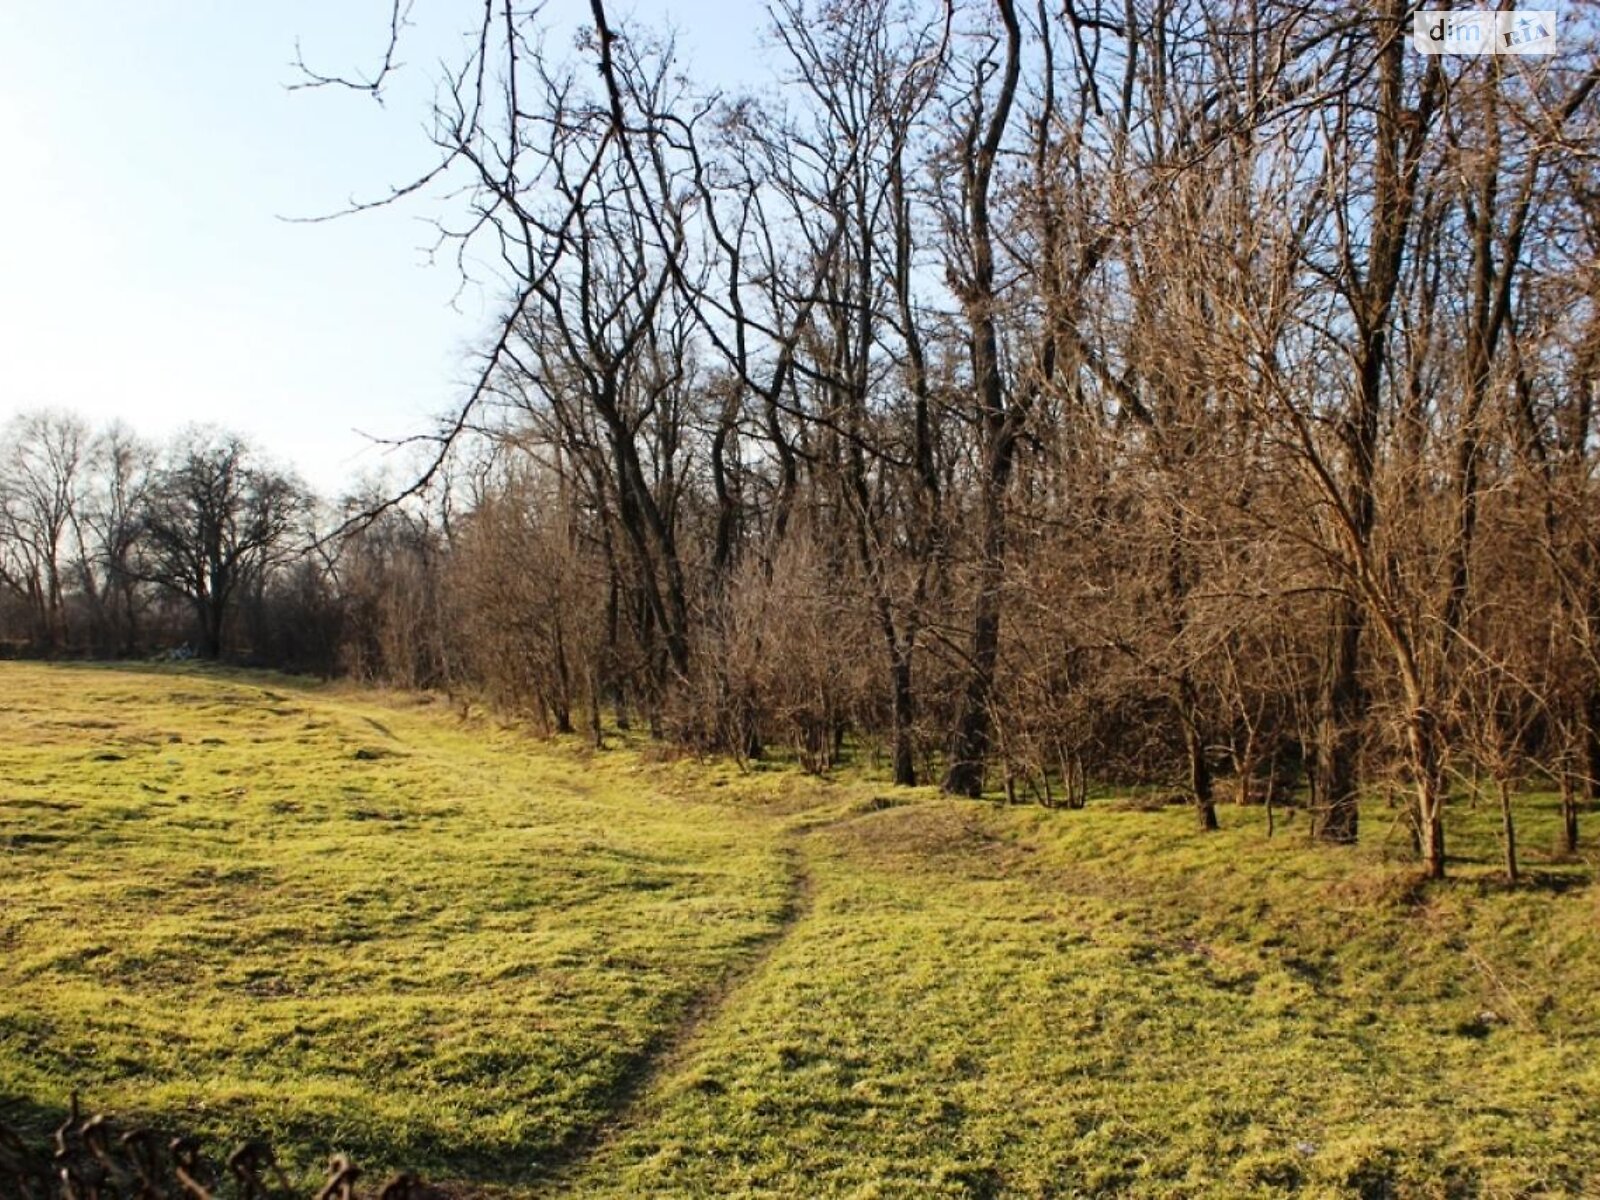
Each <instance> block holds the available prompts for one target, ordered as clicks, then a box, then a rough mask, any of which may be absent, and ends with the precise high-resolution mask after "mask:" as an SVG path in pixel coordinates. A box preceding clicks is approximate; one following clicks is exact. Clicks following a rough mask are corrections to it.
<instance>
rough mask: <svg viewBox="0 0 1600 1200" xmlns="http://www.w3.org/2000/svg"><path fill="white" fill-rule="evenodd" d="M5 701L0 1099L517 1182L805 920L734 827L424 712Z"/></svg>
mask: <svg viewBox="0 0 1600 1200" xmlns="http://www.w3.org/2000/svg"><path fill="white" fill-rule="evenodd" d="M3 680H4V689H5V692H6V695H7V698H8V703H7V704H6V705H5V706H3V709H0V780H3V781H4V782H3V784H0V948H3V951H4V955H3V960H0V1100H6V1099H8V1100H11V1101H19V1100H26V1101H27V1102H28V1103H29V1104H31V1105H33V1106H37V1107H38V1108H39V1109H50V1108H52V1107H59V1106H61V1105H63V1104H64V1102H65V1100H66V1097H67V1093H68V1091H69V1090H70V1089H73V1088H78V1089H81V1090H82V1091H84V1092H85V1093H86V1095H87V1097H88V1098H89V1099H90V1101H91V1102H92V1103H93V1104H95V1105H96V1106H104V1107H106V1108H108V1109H111V1110H114V1111H118V1112H123V1113H127V1114H130V1115H141V1116H148V1117H150V1118H151V1119H157V1120H163V1121H166V1122H168V1123H169V1124H174V1125H182V1126H185V1127H189V1128H194V1129H197V1130H199V1131H201V1132H210V1133H215V1134H218V1135H228V1136H234V1135H239V1134H243V1133H246V1132H258V1133H264V1134H266V1135H268V1136H271V1137H273V1138H275V1139H276V1140H278V1141H279V1142H280V1143H281V1144H282V1145H283V1146H284V1148H285V1149H286V1150H288V1152H289V1153H290V1154H291V1155H292V1156H294V1157H295V1158H296V1160H297V1162H299V1163H300V1164H301V1165H304V1164H305V1163H306V1162H307V1161H309V1159H310V1157H311V1156H314V1155H319V1154H321V1153H325V1152H327V1151H328V1150H330V1149H333V1148H339V1149H344V1150H348V1151H351V1152H353V1153H355V1154H357V1155H358V1156H360V1157H361V1158H363V1159H365V1160H367V1161H369V1162H372V1163H375V1164H383V1163H388V1164H401V1163H404V1164H406V1165H411V1166H419V1167H422V1168H424V1169H430V1168H431V1169H434V1170H436V1171H441V1172H444V1173H447V1174H451V1173H467V1174H471V1175H473V1176H475V1177H479V1178H488V1179H496V1178H500V1179H506V1180H512V1179H515V1178H518V1177H526V1176H528V1175H530V1174H531V1173H533V1171H534V1170H535V1169H536V1168H537V1166H538V1165H539V1163H540V1161H541V1160H542V1159H543V1158H545V1157H547V1156H548V1155H549V1154H551V1153H552V1152H554V1151H555V1149H556V1148H557V1147H559V1146H560V1145H561V1144H562V1143H563V1141H564V1140H565V1139H567V1138H569V1137H571V1136H573V1134H574V1133H575V1131H579V1130H581V1129H583V1128H585V1127H587V1126H588V1125H590V1124H592V1123H594V1122H595V1121H597V1120H598V1119H599V1118H600V1117H602V1116H603V1115H604V1114H605V1113H606V1112H607V1111H608V1110H609V1106H610V1103H611V1097H612V1093H613V1092H614V1091H615V1089H616V1088H617V1087H618V1086H619V1083H620V1082H621V1081H623V1080H624V1079H625V1078H626V1077H627V1075H628V1073H629V1072H631V1071H633V1070H635V1069H637V1066H638V1063H639V1060H640V1056H641V1054H642V1052H643V1051H644V1049H645V1048H646V1047H647V1046H648V1045H649V1044H650V1043H651V1042H652V1041H653V1040H656V1039H659V1038H660V1037H662V1036H663V1033H664V1031H667V1030H670V1029H671V1028H672V1026H673V1023H674V1022H675V1021H676V1020H677V1018H678V1016H679V1014H680V1013H681V1012H682V1011H683V1009H684V1008H685V1006H686V1005H687V1004H688V1003H689V1002H690V1000H691V999H692V998H693V997H694V996H695V995H697V994H699V993H700V992H701V991H703V990H704V989H705V988H707V987H709V986H711V985H712V984H713V983H714V982H715V981H716V980H717V979H718V978H719V977H720V976H721V974H722V973H723V972H724V971H725V970H726V969H727V968H728V967H729V965H730V964H732V963H734V962H735V961H737V960H738V959H739V958H740V957H741V956H742V954H743V953H744V952H745V951H746V950H747V948H748V947H749V946H750V945H752V944H753V943H755V942H758V941H759V940H760V939H761V938H763V937H764V936H765V935H766V934H768V933H769V932H770V930H771V929H772V927H773V925H774V923H775V921H777V920H778V919H779V916H780V915H781V912H782V909H783V907H784V905H785V903H786V902H787V896H788V889H789V884H790V881H789V878H788V875H787V871H788V866H787V863H786V860H785V859H784V858H783V856H782V855H781V853H780V852H779V851H778V849H777V847H776V844H775V839H774V838H773V837H772V836H771V833H770V831H769V830H768V829H767V828H766V827H765V826H763V825H760V824H758V823H756V822H753V821H749V820H745V819H744V818H743V817H742V816H741V815H740V814H739V813H738V812H737V811H736V810H731V809H729V808H728V807H727V806H720V807H718V808H716V809H715V810H708V809H707V808H706V807H705V806H702V805H697V804H696V803H694V802H693V801H692V800H691V799H689V798H686V797H682V796H676V797H674V798H671V799H667V798H664V797H663V796H662V795H660V794H658V793H656V792H653V791H652V789H651V788H650V786H649V783H648V781H647V780H646V779H645V778H644V777H642V776H641V775H640V774H638V773H637V771H635V770H632V769H630V767H629V766H628V765H627V763H624V762H621V761H618V762H612V761H610V760H607V759H606V758H605V757H604V756H596V757H594V758H591V759H589V760H587V761H580V760H578V759H576V758H574V757H571V756H567V755H562V754H556V753H552V752H550V751H548V750H541V749H539V748H538V747H537V746H536V745H534V744H531V743H529V742H528V741H526V739H523V738H521V737H520V735H518V734H517V733H515V732H514V731H505V730H499V729H497V728H496V727H495V726H493V725H492V724H489V723H485V722H473V723H470V724H462V723H461V722H459V721H458V720H456V719H454V718H453V717H451V716H449V715H447V714H439V713H437V712H435V711H433V709H432V708H431V707H429V706H419V705H416V704H415V703H413V702H411V700H410V699H409V698H405V697H393V698H385V697H383V696H379V695H377V694H373V693H359V692H355V691H348V690H341V689H330V688H324V687H315V686H311V685H308V684H304V683H297V682H295V681H291V680H281V679H273V678H271V677H262V678H261V680H260V681H259V682H257V681H256V680H255V678H254V677H249V676H236V675H226V674H218V675H215V676H207V675H205V674H201V673H196V672H193V671H190V672H184V673H168V672H145V671H138V670H119V669H97V668H65V667H35V666H22V665H15V664H8V665H6V666H5V667H4V670H3ZM380 751H381V752H380ZM628 762H631V759H629V760H628ZM3 1115H4V1114H0V1116H3Z"/></svg>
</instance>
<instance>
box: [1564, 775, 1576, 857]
mask: <svg viewBox="0 0 1600 1200" xmlns="http://www.w3.org/2000/svg"><path fill="white" fill-rule="evenodd" d="M1578 786H1579V785H1578V781H1577V780H1576V779H1574V778H1573V777H1572V772H1570V771H1563V772H1562V773H1561V850H1562V853H1564V854H1576V853H1577V852H1578Z"/></svg>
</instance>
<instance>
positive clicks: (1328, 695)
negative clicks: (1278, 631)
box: [1311, 600, 1366, 843]
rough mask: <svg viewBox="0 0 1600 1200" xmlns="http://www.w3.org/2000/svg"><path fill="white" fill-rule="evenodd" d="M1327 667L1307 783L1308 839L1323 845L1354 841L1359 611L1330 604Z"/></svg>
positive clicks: (1343, 603) (1360, 702)
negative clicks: (1329, 636)
mask: <svg viewBox="0 0 1600 1200" xmlns="http://www.w3.org/2000/svg"><path fill="white" fill-rule="evenodd" d="M1333 622H1334V628H1333V637H1332V644H1331V646H1330V648H1329V649H1330V653H1329V657H1328V662H1327V663H1326V664H1325V667H1324V670H1323V675H1322V684H1321V688H1320V691H1319V693H1318V696H1317V707H1318V712H1317V746H1316V759H1315V766H1314V768H1313V771H1312V777H1311V802H1312V819H1313V824H1312V833H1313V835H1314V836H1315V837H1317V838H1319V839H1321V840H1322V841H1325V842H1341V843H1349V842H1354V841H1355V840H1356V836H1357V833H1358V831H1359V828H1360V821H1361V810H1360V807H1359V803H1358V799H1357V793H1356V755H1357V753H1358V751H1359V747H1360V722H1361V719H1362V717H1363V716H1364V715H1365V708H1366V703H1365V697H1364V695H1363V693H1362V688H1361V681H1360V679H1359V678H1358V677H1357V674H1356V669H1357V666H1358V662H1359V655H1360V648H1361V629H1362V624H1363V620H1362V616H1361V610H1360V609H1359V608H1358V607H1357V606H1356V605H1355V604H1354V603H1353V602H1351V601H1348V600H1339V601H1338V602H1336V604H1335V607H1334V613H1333Z"/></svg>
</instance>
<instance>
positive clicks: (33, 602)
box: [0, 411, 89, 650]
mask: <svg viewBox="0 0 1600 1200" xmlns="http://www.w3.org/2000/svg"><path fill="white" fill-rule="evenodd" d="M88 443H89V430H88V427H87V426H86V425H85V424H84V423H83V421H82V419H80V418H79V417H76V416H74V415H72V414H70V413H62V412H48V411H40V412H30V413H23V414H21V415H19V416H17V417H14V418H12V420H10V421H9V422H7V423H6V426H5V430H4V433H3V435H0V586H3V587H5V588H6V589H8V590H10V591H13V592H15V593H16V594H17V595H18V596H20V597H22V599H23V600H24V602H25V604H26V607H27V609H28V612H29V614H30V616H31V619H32V623H33V630H32V635H33V639H34V641H35V642H36V643H37V644H38V645H41V646H43V647H44V648H45V649H46V650H55V649H58V648H59V647H60V646H61V645H62V644H63V643H64V642H65V641H66V636H67V628H66V604H65V596H66V590H65V574H66V572H65V569H64V567H65V563H66V561H67V556H68V553H69V545H68V543H69V541H70V538H71V535H72V534H73V532H74V531H75V530H76V529H77V527H78V521H79V519H80V515H81V514H80V511H79V507H80V500H81V492H82V489H83V484H84V474H85V472H84V458H85V455H86V452H87V449H88Z"/></svg>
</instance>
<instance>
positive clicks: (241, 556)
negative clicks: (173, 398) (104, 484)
mask: <svg viewBox="0 0 1600 1200" xmlns="http://www.w3.org/2000/svg"><path fill="white" fill-rule="evenodd" d="M307 507H308V502H307V498H306V495H305V493H304V491H303V490H302V489H301V487H300V485H299V484H298V483H297V482H296V481H295V480H294V479H293V478H291V477H290V476H287V475H283V474H280V473H278V472H277V471H274V470H272V469H271V468H270V467H267V466H264V465H261V464H259V463H258V462H256V461H255V456H254V454H253V452H252V451H251V449H250V448H249V447H248V446H247V445H246V444H245V443H244V442H243V441H242V440H241V439H239V438H238V437H236V436H234V435H232V434H227V433H222V432H219V431H215V430H205V429H195V430H190V431H189V432H187V433H185V434H183V435H181V436H180V437H179V439H178V440H177V441H176V442H175V443H174V444H173V446H172V447H171V449H170V450H169V451H168V454H167V458H166V461H165V463H163V464H162V465H161V467H160V468H159V469H158V470H157V471H156V473H155V476H154V478H153V480H152V482H151V486H150V489H149V492H148V495H147V497H146V499H145V502H144V506H143V510H142V514H141V520H140V522H139V526H140V534H141V536H140V539H139V547H138V557H137V567H136V571H137V573H138V575H139V576H140V577H141V578H143V579H145V580H148V581H149V582H151V583H154V584H157V585H158V586H160V587H162V588H165V589H166V590H167V591H169V592H171V593H172V594H174V595H176V596H180V597H182V598H183V599H185V600H187V601H188V603H189V604H190V606H191V607H192V608H193V609H194V615H195V618H196V620H197V621H198V622H199V626H200V652H201V653H202V654H203V655H204V656H205V657H207V658H216V657H217V656H218V655H220V654H221V653H222V648H223V636H224V630H225V626H226V622H227V618H228V614H229V612H230V611H231V607H232V605H233V603H234V602H235V600H236V599H237V598H238V596H239V595H240V594H241V593H242V592H243V591H244V590H245V589H246V588H247V587H249V586H251V585H253V584H254V583H255V582H257V581H258V580H260V579H261V578H262V577H263V576H264V575H265V574H266V573H267V572H269V571H270V570H271V569H272V568H273V567H274V566H275V565H277V564H279V563H280V562H282V561H284V560H285V559H286V558H287V557H288V556H289V554H290V553H291V552H292V550H293V546H292V542H293V537H294V533H295V531H296V529H297V528H298V526H299V524H300V519H301V517H302V516H303V515H304V514H305V512H306V510H307Z"/></svg>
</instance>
